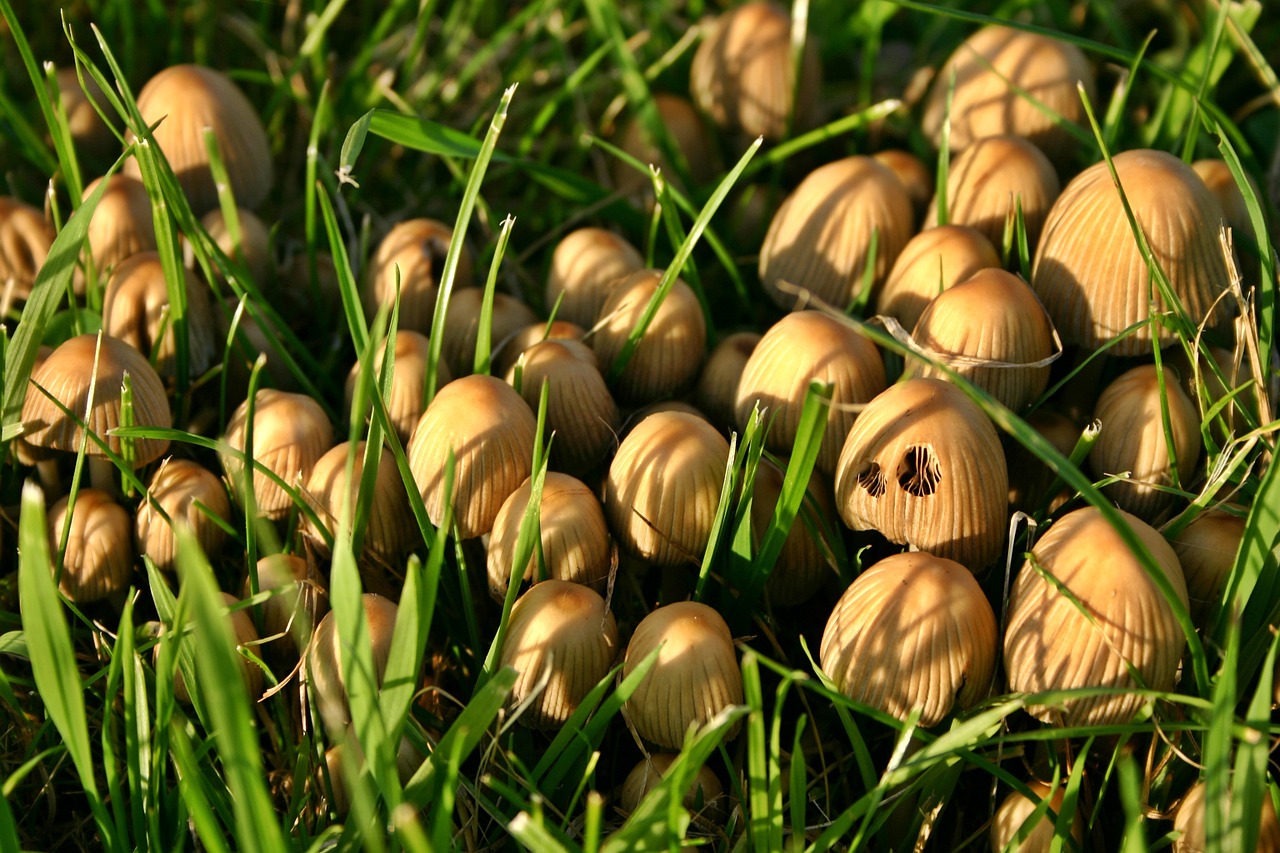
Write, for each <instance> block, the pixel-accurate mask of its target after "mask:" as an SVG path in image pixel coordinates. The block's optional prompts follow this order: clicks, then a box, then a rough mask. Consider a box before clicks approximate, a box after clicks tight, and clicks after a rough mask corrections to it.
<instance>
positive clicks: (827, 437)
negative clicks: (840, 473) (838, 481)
mask: <svg viewBox="0 0 1280 853" xmlns="http://www.w3.org/2000/svg"><path fill="white" fill-rule="evenodd" d="M814 380H817V381H819V382H829V383H831V384H832V385H833V386H834V387H833V390H832V393H831V407H830V409H829V411H828V415H827V430H826V432H825V433H824V434H823V436H822V448H821V450H819V452H818V463H817V465H818V468H819V469H821V470H822V471H823V473H825V474H827V475H828V476H830V475H831V474H834V473H835V470H836V461H837V459H839V457H840V448H841V447H843V446H844V440H845V436H847V435H848V434H849V429H850V428H851V427H852V426H853V423H854V420H855V419H856V418H857V411H856V410H854V409H852V408H850V406H851V405H852V406H856V405H860V404H863V403H867V402H870V401H871V399H872V398H873V397H875V396H876V395H877V394H879V393H880V392H881V391H883V390H884V389H885V387H886V385H887V380H886V378H885V372H884V361H883V360H882V359H881V357H880V351H879V350H878V349H876V345H875V344H873V343H872V342H871V341H869V340H867V339H866V338H865V337H863V336H862V334H861V333H860V332H858V330H856V329H854V328H853V327H851V326H849V325H848V324H846V323H842V322H841V321H840V320H838V319H836V318H834V317H830V316H828V315H827V314H824V313H821V312H819V311H795V312H792V313H791V314H788V315H786V316H785V317H783V318H782V319H781V320H779V321H778V322H777V323H775V324H774V325H773V326H772V327H770V329H769V330H768V331H767V332H765V333H764V337H762V338H761V339H760V343H759V344H757V345H756V348H755V350H754V351H753V352H752V353H751V358H749V359H748V360H747V364H746V367H744V368H743V370H742V377H741V379H740V380H739V381H738V397H737V404H736V406H735V410H734V415H735V423H736V425H737V427H738V429H739V430H745V429H746V427H747V423H748V421H749V420H750V418H751V412H752V410H753V409H754V408H755V407H756V406H757V405H759V406H760V408H761V409H762V410H763V413H764V415H765V417H766V419H768V422H769V424H770V425H769V433H768V435H767V436H766V438H765V446H766V447H768V448H769V449H770V450H773V451H774V452H777V453H790V452H791V446H792V444H793V443H794V442H795V440H796V432H797V431H798V430H799V427H800V415H801V413H802V412H803V410H804V399H805V395H806V393H807V392H808V390H809V383H810V382H812V381H814Z"/></svg>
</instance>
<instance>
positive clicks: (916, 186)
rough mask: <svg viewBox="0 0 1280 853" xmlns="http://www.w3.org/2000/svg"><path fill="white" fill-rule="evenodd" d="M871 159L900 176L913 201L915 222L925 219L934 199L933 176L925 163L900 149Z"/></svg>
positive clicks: (891, 149) (892, 149) (878, 154)
mask: <svg viewBox="0 0 1280 853" xmlns="http://www.w3.org/2000/svg"><path fill="white" fill-rule="evenodd" d="M871 159H873V160H875V161H876V162H877V163H879V164H881V165H882V166H887V167H889V171H891V172H893V173H894V174H895V175H897V176H898V180H899V181H902V185H903V186H904V187H906V188H907V196H908V197H909V198H910V199H911V210H912V211H913V212H914V213H915V220H914V221H916V222H919V221H920V220H921V219H923V218H924V212H925V210H926V209H928V207H929V199H931V198H933V190H934V180H933V174H932V173H931V172H930V171H929V167H928V166H926V165H925V164H924V161H923V160H921V159H920V158H919V157H917V156H916V155H914V154H912V153H911V152H910V151H903V150H902V149H899V148H889V149H886V150H884V151H877V152H876V153H875V154H872V155H871Z"/></svg>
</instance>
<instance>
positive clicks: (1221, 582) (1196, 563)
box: [1172, 510, 1245, 630]
mask: <svg viewBox="0 0 1280 853" xmlns="http://www.w3.org/2000/svg"><path fill="white" fill-rule="evenodd" d="M1244 526H1245V520H1244V519H1243V518H1241V517H1240V516H1238V515H1231V514H1230V513H1228V512H1224V511H1222V510H1211V511H1209V512H1206V513H1202V514H1201V515H1199V516H1197V517H1196V519H1195V521H1192V522H1191V523H1190V524H1188V525H1187V526H1186V527H1184V528H1183V529H1182V531H1181V532H1180V533H1179V534H1178V535H1177V536H1175V537H1174V538H1173V542H1172V545H1173V550H1174V553H1176V554H1177V555H1178V562H1179V563H1181V564H1182V573H1183V575H1184V576H1185V578H1186V581H1187V598H1188V599H1189V601H1190V602H1191V621H1193V622H1195V624H1196V627H1197V628H1200V629H1202V630H1205V629H1208V627H1209V620H1210V619H1211V618H1213V615H1214V613H1216V612H1217V610H1218V604H1219V602H1221V601H1222V591H1223V590H1224V589H1225V588H1226V585H1227V579H1228V577H1229V576H1230V574H1231V570H1232V569H1233V568H1234V567H1235V562H1236V552H1237V551H1239V550H1240V540H1241V539H1243V538H1244Z"/></svg>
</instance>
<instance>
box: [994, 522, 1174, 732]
mask: <svg viewBox="0 0 1280 853" xmlns="http://www.w3.org/2000/svg"><path fill="white" fill-rule="evenodd" d="M1118 512H1119V514H1120V520H1121V522H1122V523H1124V524H1127V525H1128V526H1129V530H1130V531H1131V532H1132V534H1133V535H1134V536H1135V537H1137V539H1138V541H1139V542H1141V543H1142V544H1143V546H1145V547H1146V549H1147V550H1148V551H1149V552H1150V554H1151V556H1152V557H1153V558H1154V560H1155V563H1156V566H1157V567H1158V569H1159V571H1161V572H1162V573H1163V574H1164V576H1165V578H1166V580H1167V581H1168V583H1169V586H1170V587H1172V589H1173V592H1174V594H1175V595H1176V596H1177V597H1178V599H1179V600H1180V601H1181V602H1182V604H1183V606H1184V607H1185V606H1186V604H1187V588H1186V584H1185V582H1184V581H1183V577H1182V568H1181V567H1180V566H1179V565H1178V557H1177V555H1176V554H1174V552H1173V548H1171V547H1170V546H1169V544H1168V543H1167V542H1165V540H1164V537H1163V536H1161V535H1160V534H1159V533H1158V532H1156V531H1155V530H1154V529H1153V528H1151V527H1150V526H1149V525H1147V524H1146V523H1145V522H1143V521H1141V520H1140V519H1138V518H1136V517H1134V516H1132V515H1129V514H1128V513H1126V512H1123V511H1118ZM1037 567H1038V569H1037ZM1042 572H1043V573H1045V574H1042ZM1045 575H1049V576H1052V578H1053V580H1049V578H1048V577H1046V576H1045ZM1060 587H1061V590H1060ZM1062 590H1065V592H1064V591H1062ZM1081 608H1083V611H1082V609H1081ZM1185 643H1186V638H1185V637H1184V636H1183V634H1182V629H1181V628H1180V627H1179V625H1178V621H1177V619H1176V618H1175V617H1174V614H1173V608H1172V607H1171V606H1170V604H1169V602H1168V600H1166V599H1165V597H1164V595H1162V594H1161V592H1160V590H1159V588H1158V587H1157V586H1156V584H1155V581H1153V580H1152V579H1151V577H1150V576H1149V575H1148V574H1147V572H1146V570H1145V569H1143V567H1142V564H1141V563H1140V562H1139V561H1138V558H1137V557H1136V556H1135V555H1134V553H1133V552H1132V551H1131V550H1130V548H1129V546H1128V544H1126V543H1125V541H1124V540H1123V539H1122V538H1121V536H1120V534H1119V533H1118V532H1117V531H1116V529H1115V528H1114V527H1112V526H1111V524H1110V523H1109V522H1108V521H1107V520H1106V518H1104V517H1103V515H1102V513H1101V512H1100V511H1099V510H1098V509H1097V508H1095V507H1085V508H1084V509H1079V510H1076V511H1075V512H1072V513H1069V514H1067V515H1064V516H1063V517H1062V518H1060V519H1058V520H1057V521H1056V522H1054V524H1053V526H1052V527H1050V528H1049V531H1048V532H1047V533H1045V534H1044V535H1043V536H1042V537H1041V538H1040V541H1039V542H1037V543H1036V545H1035V547H1034V548H1033V549H1032V552H1031V558H1030V559H1029V560H1028V561H1027V563H1026V564H1025V565H1023V567H1022V571H1021V572H1019V573H1018V577H1017V580H1015V581H1014V584H1013V590H1012V592H1011V593H1010V596H1009V610H1008V626H1007V628H1006V629H1005V635H1004V665H1005V672H1006V673H1007V676H1008V679H1009V689H1010V690H1014V691H1018V692H1024V693H1042V692H1045V691H1056V690H1069V689H1072V688H1078V687H1105V688H1137V687H1144V688H1147V689H1150V690H1171V689H1172V688H1173V685H1174V679H1175V678H1176V676H1177V672H1178V661H1179V659H1180V658H1181V657H1182V649H1183V646H1184V644H1185ZM1136 679H1140V681H1138V680H1136ZM1147 701H1148V700H1147V698H1146V697H1145V696H1142V695H1139V694H1135V693H1118V694H1103V695H1097V696H1087V697H1081V698H1078V699H1069V700H1063V701H1062V702H1060V703H1058V704H1055V705H1052V706H1047V705H1029V706H1028V707H1027V711H1028V712H1029V713H1030V714H1032V715H1033V716H1035V717H1037V718H1038V719H1040V720H1043V721H1044V722H1046V723H1050V724H1053V725H1063V726H1092V725H1112V724H1117V723H1126V722H1128V721H1129V720H1130V719H1131V718H1132V717H1133V715H1134V714H1136V713H1137V712H1138V710H1139V709H1140V708H1141V707H1142V705H1143V704H1144V703H1145V702H1147Z"/></svg>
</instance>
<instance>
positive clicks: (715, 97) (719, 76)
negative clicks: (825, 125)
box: [689, 2, 822, 140]
mask: <svg viewBox="0 0 1280 853" xmlns="http://www.w3.org/2000/svg"><path fill="white" fill-rule="evenodd" d="M794 69H795V64H794V61H793V60H792V56H791V16H790V15H789V14H788V13H787V11H786V10H785V9H783V8H782V7H780V6H778V5H776V4H774V3H766V2H752V3H745V4H743V5H741V6H738V7H737V8H734V9H731V10H729V11H726V12H724V13H723V14H721V15H720V17H719V18H717V19H716V20H715V21H714V22H713V23H712V24H711V28H710V29H709V30H708V32H707V35H706V37H705V38H704V39H703V40H702V44H700V45H698V50H697V52H696V53H695V54H694V56H693V65H692V66H691V67H690V68H689V90H690V92H691V93H692V94H693V100H694V103H696V104H697V105H698V108H699V109H701V110H702V111H703V112H704V113H706V114H707V115H708V116H710V117H711V120H712V121H714V122H715V123H716V124H717V125H719V126H720V127H722V128H727V129H736V130H741V131H742V132H743V134H744V135H746V136H764V137H766V138H768V139H775V140H776V139H781V138H782V137H783V136H784V135H785V134H786V132H787V129H788V126H789V123H790V127H792V128H796V129H804V128H806V127H808V126H809V124H811V122H812V120H813V113H814V111H815V109H814V108H815V106H816V101H817V97H816V96H817V92H818V89H819V88H820V87H821V85H822V67H821V64H820V63H819V60H818V52H817V50H816V48H815V47H814V44H813V34H812V33H811V34H810V37H809V38H808V39H806V40H805V51H804V56H803V57H802V58H801V64H800V81H799V83H797V82H796V81H795V70H794ZM796 96H798V99H797V100H796V101H795V103H794V113H795V114H794V116H792V109H793V98H795V97H796Z"/></svg>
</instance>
